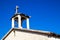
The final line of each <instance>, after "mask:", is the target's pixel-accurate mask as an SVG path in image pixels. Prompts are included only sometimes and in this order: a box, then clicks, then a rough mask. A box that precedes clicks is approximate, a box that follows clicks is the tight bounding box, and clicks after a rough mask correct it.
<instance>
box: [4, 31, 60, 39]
mask: <svg viewBox="0 0 60 40" xmlns="http://www.w3.org/2000/svg"><path fill="white" fill-rule="evenodd" d="M5 40H60V39H58V38H53V37H47V36H44V35H39V34H34V33H28V32H21V31H15V35H14V32H13V31H12V32H11V33H10V34H9V36H8V37H7V38H6V39H5Z"/></svg>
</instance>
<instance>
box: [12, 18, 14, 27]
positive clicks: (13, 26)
mask: <svg viewBox="0 0 60 40" xmlns="http://www.w3.org/2000/svg"><path fill="white" fill-rule="evenodd" d="M12 28H14V18H12Z"/></svg>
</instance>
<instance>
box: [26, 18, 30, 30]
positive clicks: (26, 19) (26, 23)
mask: <svg viewBox="0 0 60 40" xmlns="http://www.w3.org/2000/svg"><path fill="white" fill-rule="evenodd" d="M26 20H27V23H26V24H27V29H29V18H27V19H26Z"/></svg>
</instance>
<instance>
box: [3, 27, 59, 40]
mask: <svg viewBox="0 0 60 40" xmlns="http://www.w3.org/2000/svg"><path fill="white" fill-rule="evenodd" d="M12 31H22V32H28V33H34V34H39V35H45V36H48V37H55V38H60V35H58V34H55V33H51V32H48V31H39V30H28V29H18V28H13V29H11V30H10V31H9V32H8V33H7V35H6V36H5V37H4V38H3V40H4V39H5V38H6V37H7V36H8V35H9V34H10V33H11V32H12Z"/></svg>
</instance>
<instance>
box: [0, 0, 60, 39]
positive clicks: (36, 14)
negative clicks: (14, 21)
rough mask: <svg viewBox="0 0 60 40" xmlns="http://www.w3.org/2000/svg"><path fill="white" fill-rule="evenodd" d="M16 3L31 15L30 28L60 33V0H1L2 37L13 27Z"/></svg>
mask: <svg viewBox="0 0 60 40" xmlns="http://www.w3.org/2000/svg"><path fill="white" fill-rule="evenodd" d="M16 5H18V6H19V12H23V13H24V14H27V15H29V16H31V18H30V29H36V30H45V31H50V32H54V33H56V34H60V0H0V39H1V38H2V37H3V36H4V35H5V34H6V33H7V32H8V31H9V30H10V28H11V19H10V18H11V17H12V16H13V15H14V13H15V6H16Z"/></svg>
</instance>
